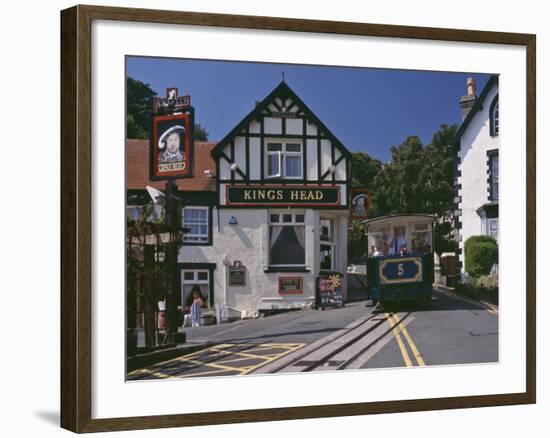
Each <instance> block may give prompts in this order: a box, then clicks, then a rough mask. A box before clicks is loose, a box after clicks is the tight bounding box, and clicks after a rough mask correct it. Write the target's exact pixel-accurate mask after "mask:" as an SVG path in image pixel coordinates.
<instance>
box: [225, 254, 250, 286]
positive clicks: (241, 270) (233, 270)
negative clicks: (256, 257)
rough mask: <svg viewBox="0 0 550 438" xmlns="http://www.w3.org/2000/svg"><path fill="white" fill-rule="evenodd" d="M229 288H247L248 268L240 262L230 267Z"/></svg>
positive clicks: (236, 261)
mask: <svg viewBox="0 0 550 438" xmlns="http://www.w3.org/2000/svg"><path fill="white" fill-rule="evenodd" d="M229 286H246V267H245V266H244V265H243V264H242V263H241V262H240V261H238V260H235V261H234V262H233V265H231V266H229Z"/></svg>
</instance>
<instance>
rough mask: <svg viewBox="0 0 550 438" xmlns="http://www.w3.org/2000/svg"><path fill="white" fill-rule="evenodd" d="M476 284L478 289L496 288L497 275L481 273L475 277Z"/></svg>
mask: <svg viewBox="0 0 550 438" xmlns="http://www.w3.org/2000/svg"><path fill="white" fill-rule="evenodd" d="M476 286H477V287H478V288H480V289H486V290H497V289H498V275H496V274H495V275H482V276H481V277H479V278H478V279H477V282H476Z"/></svg>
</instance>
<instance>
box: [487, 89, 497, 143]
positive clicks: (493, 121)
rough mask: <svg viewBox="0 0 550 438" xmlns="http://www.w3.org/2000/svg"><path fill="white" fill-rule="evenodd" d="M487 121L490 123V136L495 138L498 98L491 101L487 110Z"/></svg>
mask: <svg viewBox="0 0 550 438" xmlns="http://www.w3.org/2000/svg"><path fill="white" fill-rule="evenodd" d="M489 111H490V112H489V119H490V123H491V135H492V136H493V137H495V136H497V135H498V133H499V113H498V96H496V97H495V98H494V99H493V102H492V103H491V107H490V109H489Z"/></svg>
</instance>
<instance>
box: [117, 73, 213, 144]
mask: <svg viewBox="0 0 550 438" xmlns="http://www.w3.org/2000/svg"><path fill="white" fill-rule="evenodd" d="M156 95H157V93H155V91H153V89H152V88H151V87H150V86H149V84H146V83H144V82H142V81H139V80H137V79H134V78H131V77H127V78H126V102H127V113H126V138H132V139H146V138H149V130H150V128H151V116H152V111H153V109H152V108H153V97H155V96H156ZM195 141H208V131H207V130H206V129H205V128H204V126H202V125H201V124H200V123H195Z"/></svg>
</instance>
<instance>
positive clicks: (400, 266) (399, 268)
mask: <svg viewBox="0 0 550 438" xmlns="http://www.w3.org/2000/svg"><path fill="white" fill-rule="evenodd" d="M404 273H405V269H403V263H399V264H398V265H397V276H398V277H402V276H403V274H404Z"/></svg>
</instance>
